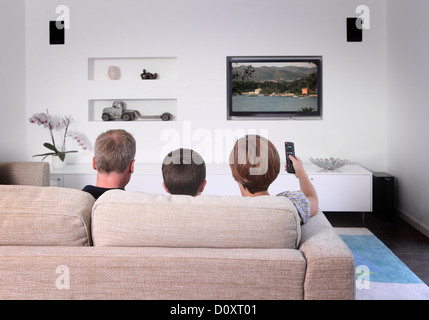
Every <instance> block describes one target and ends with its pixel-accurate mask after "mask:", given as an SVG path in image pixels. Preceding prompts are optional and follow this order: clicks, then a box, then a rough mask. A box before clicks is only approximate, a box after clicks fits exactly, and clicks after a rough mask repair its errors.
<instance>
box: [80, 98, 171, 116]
mask: <svg viewBox="0 0 429 320" xmlns="http://www.w3.org/2000/svg"><path fill="white" fill-rule="evenodd" d="M116 100H120V101H123V102H125V103H126V109H127V110H137V111H139V112H140V114H141V115H143V116H152V115H161V114H162V113H164V112H169V113H171V114H172V115H173V119H171V120H169V121H174V119H175V116H176V115H177V100H176V99H116ZM114 101H115V100H113V99H110V100H104V99H92V100H89V101H88V120H89V121H103V120H101V115H102V114H103V109H104V108H106V107H111V106H112V103H113V102H114ZM117 121H121V120H117ZM132 121H154V120H153V119H152V120H147V119H136V120H132ZM159 121H162V120H161V119H159Z"/></svg>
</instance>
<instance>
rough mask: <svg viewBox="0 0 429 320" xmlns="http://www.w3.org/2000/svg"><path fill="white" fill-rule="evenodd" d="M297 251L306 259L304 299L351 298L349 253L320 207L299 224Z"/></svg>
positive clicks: (352, 269) (352, 275) (352, 277)
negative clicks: (300, 227) (312, 215)
mask: <svg viewBox="0 0 429 320" xmlns="http://www.w3.org/2000/svg"><path fill="white" fill-rule="evenodd" d="M299 250H300V251H301V252H302V254H303V256H304V258H305V259H306V262H307V272H306V276H305V282H304V299H324V300H326V299H333V300H343V299H344V300H348V299H354V298H355V265H354V259H353V255H352V253H351V251H350V249H349V248H348V247H347V245H346V244H345V242H344V241H343V240H342V239H341V237H340V236H339V235H338V234H337V233H336V231H335V230H334V228H332V226H331V224H330V223H329V221H328V220H327V219H326V217H325V215H324V214H323V212H321V211H320V210H319V212H318V213H317V214H316V215H315V216H314V217H312V218H310V220H309V221H308V222H307V223H306V224H304V225H303V226H302V234H301V243H300V246H299Z"/></svg>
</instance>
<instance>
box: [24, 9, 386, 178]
mask: <svg viewBox="0 0 429 320" xmlns="http://www.w3.org/2000/svg"><path fill="white" fill-rule="evenodd" d="M61 4H65V5H67V6H69V8H70V14H71V16H70V17H71V20H70V22H71V28H70V30H67V31H66V45H64V46H50V45H49V44H48V28H47V26H48V21H49V20H55V19H56V17H57V16H58V15H57V14H56V13H55V9H56V6H57V5H61ZM360 4H361V1H354V0H353V1H343V0H329V1H328V0H326V1H320V0H305V1H292V0H263V1H262V0H234V1H231V0H216V1H215V0H207V1H197V0H181V1H175V0H156V1H155V0H153V1H151V0H144V1H137V0H124V1H113V0H91V1H77V0H68V1H64V0H38V1H34V0H27V1H26V23H27V24H26V37H27V38H26V46H27V55H26V66H27V67H26V71H27V74H26V76H27V104H26V107H27V116H28V117H29V116H31V115H32V114H33V113H36V112H41V111H44V110H45V108H49V111H50V112H51V113H64V114H71V115H72V116H73V117H74V119H75V123H74V125H73V126H74V128H73V129H75V130H78V131H83V132H85V133H86V135H87V136H88V137H89V139H90V140H91V142H92V143H94V141H95V138H96V137H97V135H98V134H99V133H101V132H102V131H105V130H107V129H109V128H113V127H119V126H120V127H123V128H125V129H127V130H129V131H130V132H132V133H133V134H134V135H135V137H136V138H137V143H138V151H137V162H139V163H154V162H159V161H160V159H161V158H162V157H163V156H164V154H163V152H164V151H165V147H166V145H167V147H168V144H170V145H171V144H172V140H171V139H170V140H167V141H161V136H162V134H165V133H166V132H168V131H165V130H167V129H168V128H170V129H174V130H176V132H178V133H179V134H180V141H179V145H183V146H188V147H193V148H196V149H200V148H201V147H205V146H206V145H204V144H202V141H203V140H201V139H202V138H201V137H202V136H204V135H205V139H208V140H204V141H212V143H211V144H209V145H211V146H212V147H211V148H210V149H207V148H206V149H200V151H201V152H202V153H203V156H205V158H206V160H207V162H208V163H211V162H215V155H214V152H216V154H219V152H221V153H225V156H227V154H228V153H229V151H230V146H229V145H228V146H226V147H223V148H217V149H216V142H217V143H218V144H217V146H219V141H218V140H215V139H214V137H215V133H216V130H218V131H219V130H226V129H232V132H234V133H240V131H239V130H240V129H242V130H244V132H255V131H256V133H263V134H265V133H267V134H266V135H267V136H268V137H269V138H270V139H271V140H272V141H273V142H274V143H275V144H276V145H277V146H278V148H279V149H280V151H281V152H280V153H281V155H282V157H284V156H283V151H282V150H283V149H282V148H283V142H284V141H286V140H291V141H294V142H295V144H296V149H297V154H298V155H299V156H301V157H302V158H303V159H304V160H305V161H308V160H307V159H308V158H309V157H329V156H336V157H341V158H345V159H349V160H350V161H354V162H356V163H359V164H362V165H363V166H365V167H367V168H368V169H370V170H374V171H384V170H386V166H387V158H386V154H387V147H386V145H387V144H386V141H387V135H386V128H387V127H386V117H385V115H386V103H385V95H386V91H385V90H386V88H385V71H386V70H385V43H384V41H385V12H384V9H385V1H380V0H369V1H366V5H368V6H369V8H370V10H371V11H370V13H371V29H370V30H366V31H365V33H364V42H363V43H347V42H346V40H345V38H346V30H345V22H346V17H352V16H357V14H356V13H355V9H356V7H357V6H358V5H360ZM234 55H286V56H287V55H322V56H323V72H324V83H323V107H324V112H323V113H324V114H323V120H299V121H278V120H270V121H227V120H226V56H234ZM94 57H177V61H178V80H177V85H176V88H175V89H174V90H175V92H176V93H177V98H178V106H177V108H178V113H177V117H178V118H177V121H174V122H133V123H123V122H119V123H118V122H115V123H102V122H89V121H88V99H91V98H94V96H93V95H94V93H93V92H92V91H91V90H92V88H94V86H93V84H91V83H90V82H89V81H88V58H94ZM154 71H155V70H154ZM97 89H100V87H97ZM99 91H100V90H99ZM99 91H98V94H100V92H99ZM101 91H102V92H101V94H103V93H104V94H105V96H106V97H107V96H109V97H110V96H112V95H114V94H115V92H116V93H117V94H118V95H122V94H123V93H124V92H127V91H126V90H125V89H124V88H119V87H113V88H112V86H111V85H106V88H105V89H104V91H105V92H103V89H101ZM145 94H147V92H144V88H143V89H142V91H141V92H139V90H135V91H134V92H131V93H130V98H139V97H141V96H144V95H145ZM167 94H168V93H167ZM100 98H101V97H100ZM119 98H126V97H123V96H120V97H119ZM27 132H28V133H27V142H28V148H27V157H28V158H30V157H31V155H33V154H35V153H38V152H40V151H43V148H42V143H43V142H45V141H47V140H48V134H47V132H46V131H45V130H43V129H41V128H39V127H37V126H34V125H28V130H27ZM186 132H190V134H191V136H189V135H187V133H186ZM192 135H193V136H192ZM210 138H211V139H212V140H210ZM72 147H73V145H72V144H70V148H72ZM91 157H92V151H87V152H80V153H79V154H78V155H77V156H73V157H70V158H69V161H70V162H76V163H82V162H89V161H90V158H91Z"/></svg>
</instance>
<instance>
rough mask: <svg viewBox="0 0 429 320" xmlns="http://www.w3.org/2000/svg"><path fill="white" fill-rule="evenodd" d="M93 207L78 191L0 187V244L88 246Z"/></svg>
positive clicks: (34, 187)
mask: <svg viewBox="0 0 429 320" xmlns="http://www.w3.org/2000/svg"><path fill="white" fill-rule="evenodd" d="M93 204H94V198H93V197H92V196H91V195H90V194H88V193H86V192H83V191H80V190H75V189H66V188H51V187H37V186H10V185H7V186H4V185H0V230H1V232H0V245H4V246H15V245H16V246H20V245H22V246H88V245H91V244H92V243H91V234H90V231H91V230H90V219H91V210H92V206H93Z"/></svg>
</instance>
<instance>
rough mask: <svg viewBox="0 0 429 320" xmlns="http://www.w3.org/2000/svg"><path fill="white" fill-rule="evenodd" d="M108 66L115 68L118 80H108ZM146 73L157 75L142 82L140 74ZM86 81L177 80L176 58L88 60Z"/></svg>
mask: <svg viewBox="0 0 429 320" xmlns="http://www.w3.org/2000/svg"><path fill="white" fill-rule="evenodd" d="M109 66H116V67H118V68H119V71H120V78H119V79H118V80H110V79H109V77H108V69H109ZM143 69H146V72H150V73H157V74H158V78H157V79H155V80H142V79H141V77H140V74H141V73H142V72H143ZM88 80H106V81H121V80H135V81H140V82H147V81H160V80H177V58H176V57H147V58H126V57H124V58H121V57H118V58H89V59H88Z"/></svg>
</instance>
